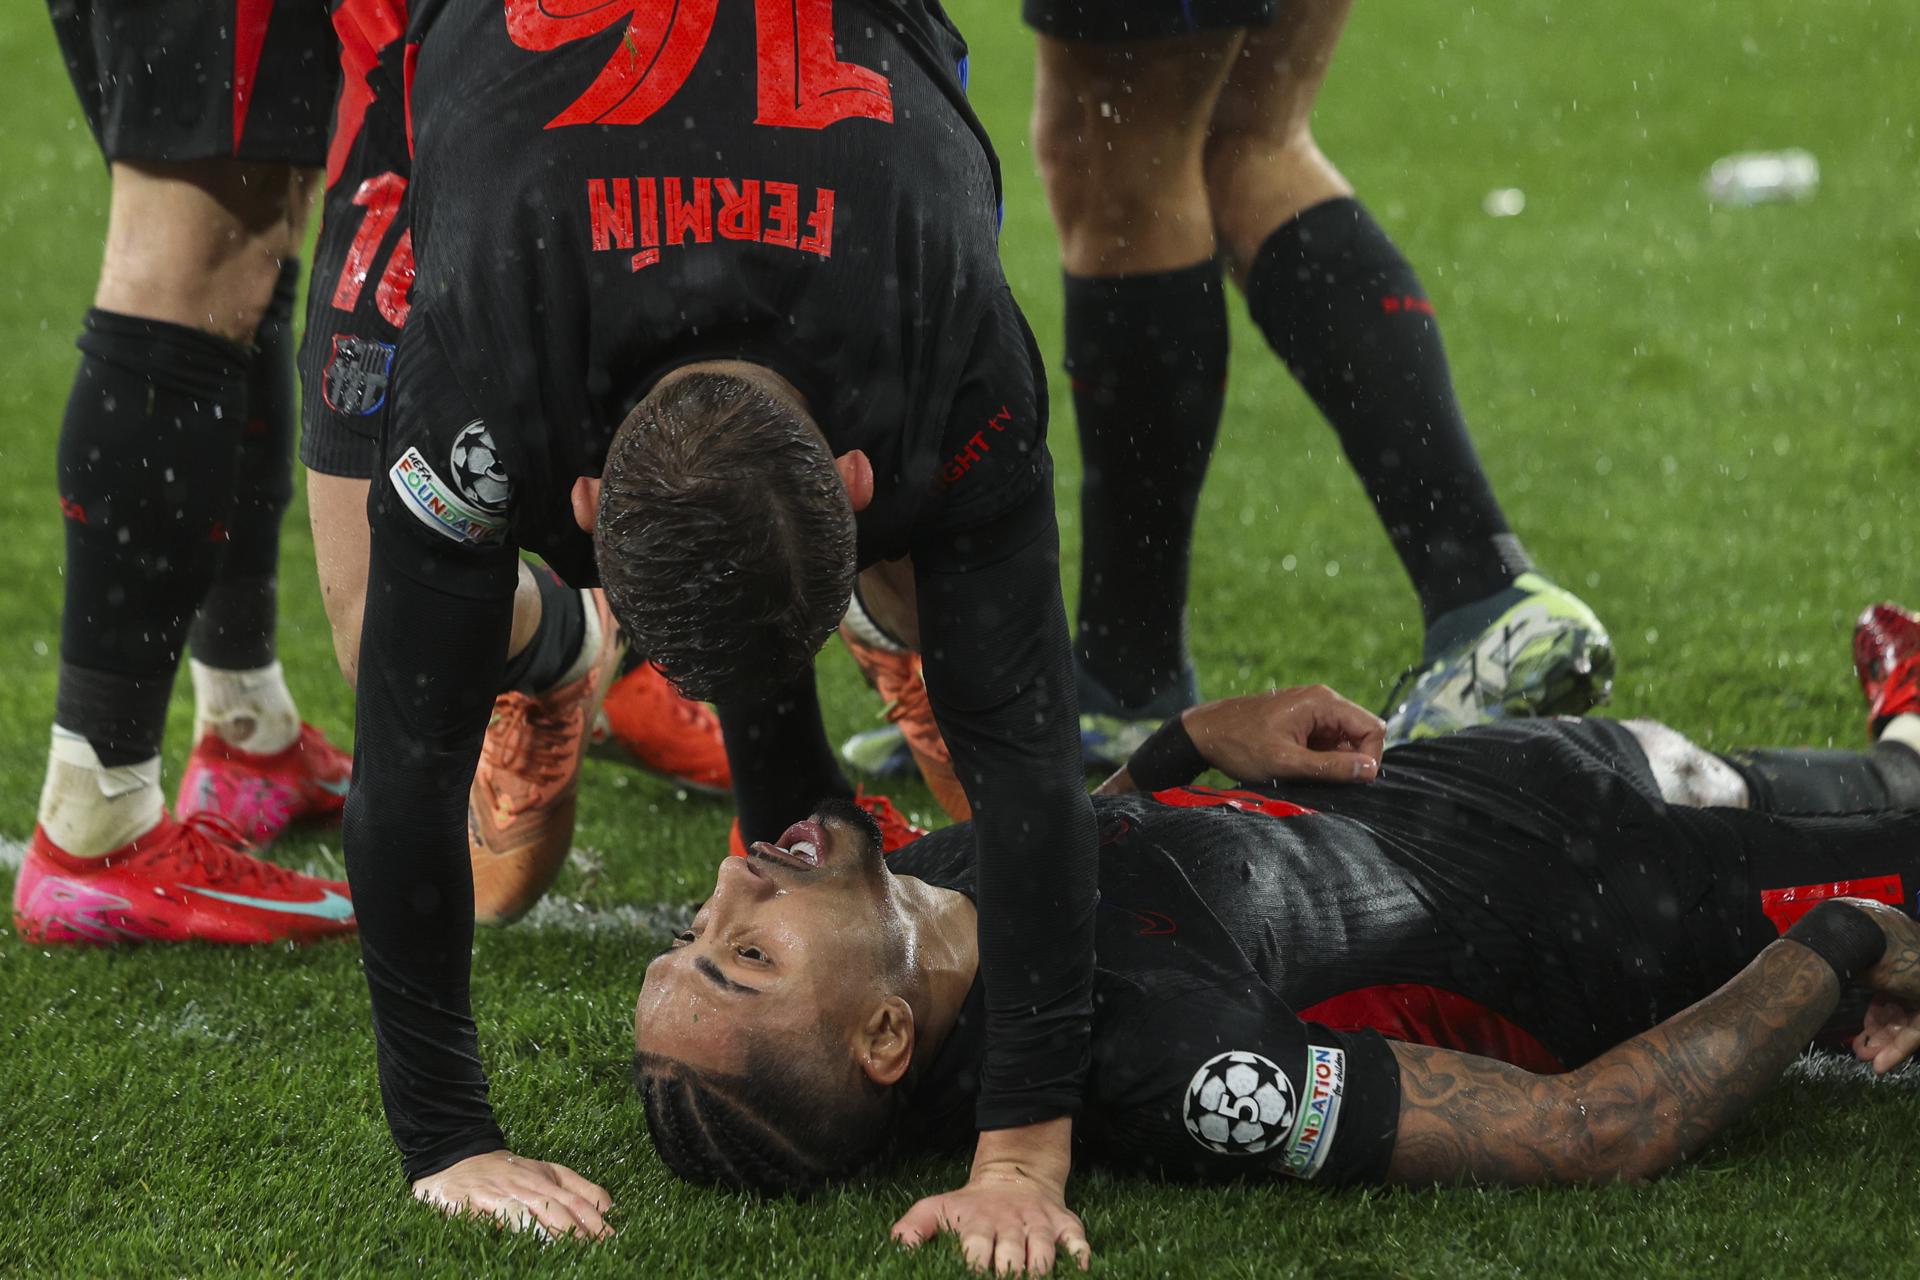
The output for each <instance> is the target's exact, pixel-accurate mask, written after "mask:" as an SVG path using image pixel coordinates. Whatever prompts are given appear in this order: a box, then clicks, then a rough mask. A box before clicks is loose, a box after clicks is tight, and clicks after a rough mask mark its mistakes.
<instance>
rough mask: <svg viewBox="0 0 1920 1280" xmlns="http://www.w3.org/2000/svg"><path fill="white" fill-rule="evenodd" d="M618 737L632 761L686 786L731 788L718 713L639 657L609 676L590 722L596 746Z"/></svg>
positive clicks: (713, 791)
mask: <svg viewBox="0 0 1920 1280" xmlns="http://www.w3.org/2000/svg"><path fill="white" fill-rule="evenodd" d="M610 743H617V744H618V745H619V746H620V747H621V748H622V749H623V750H624V751H625V752H626V754H627V755H628V756H629V757H630V758H631V759H632V760H633V762H634V763H635V764H636V765H638V766H640V767H641V768H642V769H645V770H646V771H647V772H648V773H655V774H659V775H660V776H661V777H663V778H665V779H667V780H668V781H669V782H673V783H677V784H678V785H680V786H683V787H685V788H687V789H688V790H689V791H701V792H705V793H706V794H708V795H725V794H726V793H727V792H728V791H730V790H732V789H733V773H732V771H731V770H729V769H728V768H727V744H726V742H725V741H724V740H722V738H721V736H720V717H719V716H716V715H715V714H714V713H713V709H712V708H711V707H709V706H707V704H706V703H704V702H694V701H692V700H691V699H688V698H684V697H682V696H681V695H680V691H679V690H678V689H675V688H674V687H673V685H672V684H671V683H670V682H669V681H668V680H667V678H666V677H665V676H663V675H661V674H660V669H659V668H658V667H656V666H654V665H653V664H652V663H651V662H646V663H642V664H641V665H639V666H638V667H635V668H634V669H633V670H632V671H629V672H627V674H625V675H624V676H621V677H620V678H619V679H618V680H616V681H614V682H613V687H612V688H611V689H609V690H607V700H606V701H605V702H604V703H602V704H601V707H600V715H599V716H598V717H597V718H596V719H595V720H594V722H593V745H594V746H595V747H601V746H605V745H607V744H610Z"/></svg>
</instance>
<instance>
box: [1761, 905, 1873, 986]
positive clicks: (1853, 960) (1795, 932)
mask: <svg viewBox="0 0 1920 1280" xmlns="http://www.w3.org/2000/svg"><path fill="white" fill-rule="evenodd" d="M1780 936H1781V937H1783V938H1785V939H1787V940H1788V941H1790V942H1797V943H1799V944H1800V945H1801V946H1803V947H1805V948H1806V949H1807V950H1809V951H1811V952H1813V954H1815V955H1817V956H1819V957H1820V958H1821V959H1822V960H1825V961H1826V962H1827V963H1828V964H1830V965H1832V966H1833V971H1834V972H1835V973H1836V974H1838V975H1839V976H1840V985H1841V986H1843V987H1844V986H1846V985H1847V984H1848V983H1850V982H1852V981H1853V980H1854V979H1856V978H1858V977H1859V976H1860V975H1861V974H1863V973H1865V972H1866V971H1867V970H1868V969H1871V968H1873V966H1874V965H1876V964H1878V963H1880V957H1881V956H1882V955H1884V954H1886V950H1887V936H1886V935H1885V934H1884V933H1881V932H1880V926H1879V925H1877V924H1875V923H1874V922H1873V917H1872V916H1870V915H1868V914H1867V913H1866V912H1865V911H1863V910H1861V909H1860V908H1859V907H1856V906H1854V905H1853V904H1852V903H1851V902H1823V903H1821V904H1820V905H1819V906H1817V907H1815V908H1814V909H1813V910H1811V911H1809V912H1807V914H1806V915H1804V916H1801V917H1800V920H1799V922H1798V923H1797V924H1795V925H1794V926H1793V928H1791V929H1789V930H1787V931H1786V932H1785V933H1783V934H1781V935H1780Z"/></svg>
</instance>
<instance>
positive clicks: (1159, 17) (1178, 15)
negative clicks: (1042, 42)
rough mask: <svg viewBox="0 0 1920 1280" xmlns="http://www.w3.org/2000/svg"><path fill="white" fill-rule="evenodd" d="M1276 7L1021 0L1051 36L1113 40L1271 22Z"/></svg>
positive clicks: (1035, 24)
mask: <svg viewBox="0 0 1920 1280" xmlns="http://www.w3.org/2000/svg"><path fill="white" fill-rule="evenodd" d="M1279 10H1280V0H1023V3H1022V6H1021V16H1022V17H1023V18H1025V20H1026V23H1027V25H1028V26H1030V27H1032V28H1033V29H1034V30H1035V31H1038V32H1039V33H1040V34H1041V35H1043V36H1050V37H1051V38H1053V39H1055V40H1075V41H1082V42H1086V43H1090V44H1112V43H1116V42H1118V41H1122V40H1164V39H1167V38H1168V37H1169V36H1183V35H1189V34H1191V33H1193V32H1195V31H1219V30H1222V29H1230V28H1234V27H1266V26H1271V25H1272V24H1273V20H1274V17H1275V16H1276V15H1277V14H1278V13H1279Z"/></svg>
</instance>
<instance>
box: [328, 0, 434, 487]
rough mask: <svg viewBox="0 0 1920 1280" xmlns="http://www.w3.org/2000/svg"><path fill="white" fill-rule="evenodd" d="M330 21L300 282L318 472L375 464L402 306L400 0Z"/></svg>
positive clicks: (408, 171) (405, 241) (345, 11)
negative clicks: (334, 81) (331, 45)
mask: <svg viewBox="0 0 1920 1280" xmlns="http://www.w3.org/2000/svg"><path fill="white" fill-rule="evenodd" d="M334 28H335V31H336V33H337V35H338V40H339V45H340V49H341V62H342V64H343V65H344V66H346V67H348V68H350V69H351V70H350V71H349V72H348V74H347V75H346V77H345V80H344V87H343V91H342V93H341V105H340V110H339V113H338V114H339V124H338V125H337V126H336V128H335V130H334V134H333V138H332V142H331V145H330V147H329V150H328V154H327V193H326V198H325V200H324V201H323V202H322V204H321V208H320V235H319V238H318V240H317V241H316V243H315V246H314V252H313V279H312V280H311V281H310V282H309V284H308V287H307V325H306V334H305V337H304V338H303V339H302V341H301V344H300V387H301V390H300V395H301V401H300V424H301V433H300V460H301V461H302V462H303V463H305V464H306V465H307V467H308V468H309V469H311V470H314V471H318V472H320V473H321V474H323V475H331V476H349V477H352V478H354V479H361V480H364V479H368V478H369V477H371V476H372V475H373V474H374V472H375V471H377V470H378V469H379V462H380V436H381V431H382V429H383V427H384V425H385V423H386V416H387V399H388V388H389V387H390V386H391V384H392V381H393V365H394V358H395V355H396V353H397V352H398V350H399V346H400V330H401V328H402V327H403V326H404V325H405V324H406V322H407V313H408V311H409V310H410V309H411V307H412V290H413V234H412V231H411V229H410V227H409V222H410V212H411V208H410V204H409V201H408V195H407V187H408V184H409V182H411V180H412V177H413V157H412V155H411V148H410V146H409V143H408V140H407V121H406V88H405V82H406V73H405V59H406V53H405V51H406V47H407V46H406V41H405V33H406V30H407V5H406V3H405V0H363V2H361V3H355V4H350V5H349V4H343V5H340V6H339V7H338V8H337V9H336V11H335V14H334Z"/></svg>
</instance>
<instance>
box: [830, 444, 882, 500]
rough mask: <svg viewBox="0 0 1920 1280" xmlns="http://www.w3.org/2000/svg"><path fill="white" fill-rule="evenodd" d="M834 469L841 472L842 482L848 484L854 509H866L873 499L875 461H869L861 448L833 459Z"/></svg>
mask: <svg viewBox="0 0 1920 1280" xmlns="http://www.w3.org/2000/svg"><path fill="white" fill-rule="evenodd" d="M833 469H834V470H835V471H838V472H839V473H840V483H841V484H843V485H845V486H846V488H847V501H848V502H849V503H850V504H851V505H852V506H853V509H854V510H855V511H856V512H859V511H865V510H866V509H867V504H868V503H869V502H872V501H873V463H871V462H869V461H867V455H866V454H865V453H864V452H863V451H861V450H859V449H855V450H853V451H852V452H851V453H843V454H841V455H840V456H839V457H837V458H835V459H834V460H833Z"/></svg>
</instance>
